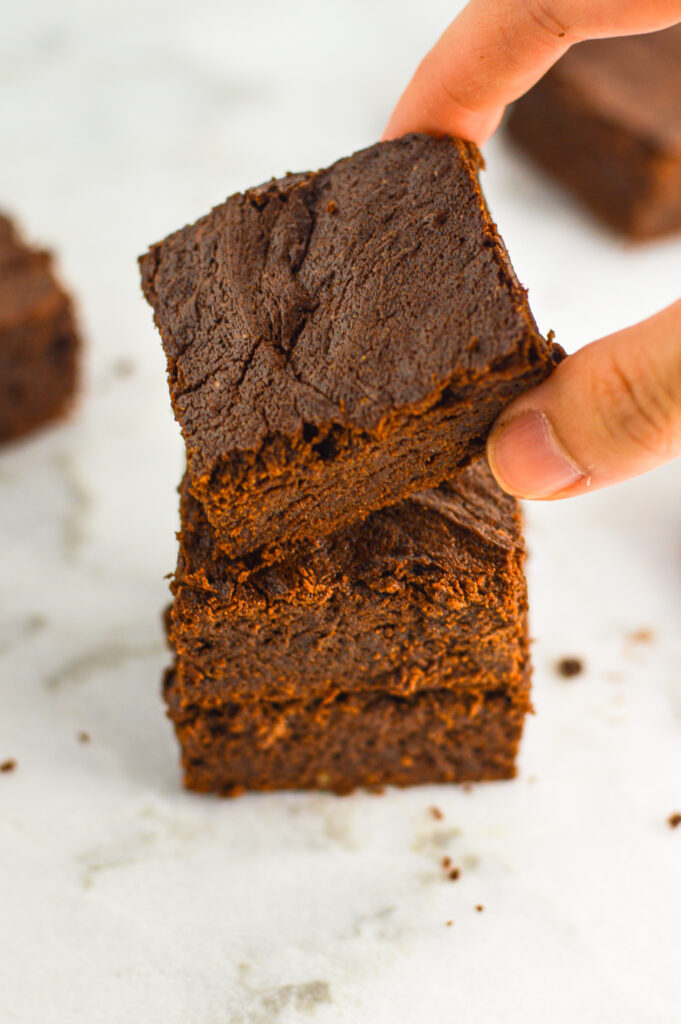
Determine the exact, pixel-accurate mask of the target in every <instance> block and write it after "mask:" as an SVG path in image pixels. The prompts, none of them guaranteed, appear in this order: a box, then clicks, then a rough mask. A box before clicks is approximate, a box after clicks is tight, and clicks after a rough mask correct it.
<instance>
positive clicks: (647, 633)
mask: <svg viewBox="0 0 681 1024" xmlns="http://www.w3.org/2000/svg"><path fill="white" fill-rule="evenodd" d="M654 639H655V631H654V630H653V629H635V630H633V632H631V633H628V634H627V640H630V641H631V642H632V643H633V644H651V643H652V642H653V640H654Z"/></svg>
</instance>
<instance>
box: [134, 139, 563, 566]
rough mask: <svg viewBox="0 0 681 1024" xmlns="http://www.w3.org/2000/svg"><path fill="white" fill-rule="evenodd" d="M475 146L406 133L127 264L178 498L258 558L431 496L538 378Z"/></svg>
mask: <svg viewBox="0 0 681 1024" xmlns="http://www.w3.org/2000/svg"><path fill="white" fill-rule="evenodd" d="M479 163H480V157H479V154H478V153H477V150H475V149H474V147H472V146H470V145H469V144H467V143H464V142H462V141H460V140H456V139H439V140H435V139H432V138H428V137H426V136H421V135H409V136H406V137H404V138H402V139H399V140H397V141H394V142H382V143H378V144H377V145H374V146H371V147H370V148H369V149H365V150H362V151H360V152H359V153H356V154H355V155H354V156H351V157H348V158H346V159H344V160H340V161H338V162H337V163H335V164H333V165H332V166H331V167H330V168H328V169H326V170H322V171H318V172H316V173H309V174H296V175H288V176H287V177H285V178H283V179H281V180H278V181H271V182H269V183H267V184H264V185H262V186H260V187H258V188H254V189H251V190H249V191H247V192H246V193H244V194H243V195H241V194H238V195H235V196H232V197H231V198H230V199H228V200H227V201H226V202H225V203H223V204H222V205H221V206H218V207H216V208H215V209H214V210H213V211H212V212H211V213H209V214H208V215H207V216H205V217H202V218H201V219H200V220H198V221H197V222H196V223H195V224H193V225H191V226H189V227H186V228H183V229H182V230H180V231H178V232H176V233H175V234H173V235H170V236H169V237H168V238H167V239H165V241H163V242H160V243H159V244H157V245H155V246H153V247H152V248H151V250H150V251H149V252H148V253H147V254H146V255H145V256H144V257H142V258H141V261H140V262H141V270H142V281H143V289H144V293H145V295H146V297H147V299H148V300H149V302H150V304H151V305H152V307H153V309H154V314H155V320H156V323H157V325H158V327H159V329H160V332H161V336H162V339H163V345H164V348H165V352H166V356H167V360H168V376H169V384H170V391H171V396H172V402H173V408H174V411H175V415H176V417H177V419H178V420H179V422H180V425H181V428H182V431H183V434H184V438H185V441H186V445H187V455H188V468H189V474H190V478H191V483H192V491H193V493H194V495H195V497H196V498H198V500H199V501H201V502H202V504H203V505H204V508H205V511H206V514H207V516H208V518H209V520H210V522H211V523H212V525H213V527H214V529H215V531H216V535H217V539H218V542H219V543H220V545H221V547H222V548H223V549H224V551H225V552H226V553H227V554H228V555H230V556H231V557H241V556H243V555H244V554H246V553H247V552H250V551H255V550H259V551H260V553H261V554H263V555H264V556H265V557H266V558H267V559H268V560H271V559H273V558H277V557H280V556H281V555H282V553H284V552H285V550H286V545H287V544H288V543H289V542H291V541H294V540H297V539H299V538H303V537H313V536H317V535H320V534H326V533H329V532H331V531H332V530H336V529H338V528H339V527H341V526H343V525H345V524H347V523H350V522H353V521H354V520H357V519H361V518H364V517H365V516H366V515H367V514H368V513H369V512H371V511H372V510H374V509H378V508H381V507H384V506H386V505H390V504H393V503H395V502H397V501H399V500H401V499H403V498H404V497H406V496H408V495H409V494H411V493H413V492H415V491H417V490H422V489H424V488H428V487H433V486H436V485H438V484H439V483H441V482H442V480H444V479H445V478H447V477H451V476H452V475H453V474H454V473H455V472H456V470H457V469H458V468H460V467H461V466H462V465H465V464H466V463H468V462H469V461H470V460H471V459H472V458H473V457H475V456H476V455H478V454H479V453H480V452H481V451H482V450H483V448H484V444H485V438H486V435H487V433H488V430H489V428H490V426H491V424H492V423H493V421H494V419H495V418H496V416H497V415H498V413H499V412H500V411H501V409H502V408H503V407H504V406H505V405H506V404H507V403H508V402H509V401H510V400H511V399H512V398H514V397H515V396H516V395H518V394H519V393H521V392H522V391H523V390H525V389H527V388H529V387H532V386H533V385H535V384H538V383H539V382H540V381H541V380H543V379H544V378H545V377H546V376H547V375H548V374H549V373H550V371H551V370H552V368H553V366H554V365H555V362H556V361H557V360H558V359H559V358H560V355H561V350H560V349H559V348H558V347H557V346H555V345H553V344H552V343H551V341H550V340H549V341H546V340H545V339H544V338H543V337H542V336H541V335H540V334H539V332H538V330H537V327H536V324H535V322H534V319H533V317H532V314H531V312H530V309H529V307H528V304H527V299H526V294H525V291H524V290H523V289H522V287H521V286H520V285H519V283H518V281H517V279H516V277H515V274H514V272H513V269H512V267H511V264H510V261H509V258H508V254H507V252H506V250H505V248H504V245H503V242H502V241H501V239H500V237H499V235H498V234H497V231H496V228H495V225H494V224H493V222H492V221H491V219H490V216H489V213H488V211H487V208H486V205H485V201H484V198H483V196H482V193H481V191H480V187H479V183H478V177H477V172H478V167H479Z"/></svg>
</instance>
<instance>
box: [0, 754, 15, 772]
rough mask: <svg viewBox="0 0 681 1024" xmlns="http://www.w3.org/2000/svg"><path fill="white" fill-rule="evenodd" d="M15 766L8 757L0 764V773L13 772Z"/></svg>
mask: <svg viewBox="0 0 681 1024" xmlns="http://www.w3.org/2000/svg"><path fill="white" fill-rule="evenodd" d="M16 766H17V762H16V761H15V759H14V758H13V757H8V758H7V760H6V761H3V762H2V764H0V772H13V771H14V769H15V768H16Z"/></svg>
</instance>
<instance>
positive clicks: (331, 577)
mask: <svg viewBox="0 0 681 1024" xmlns="http://www.w3.org/2000/svg"><path fill="white" fill-rule="evenodd" d="M181 493H182V502H181V520H182V531H181V534H180V553H179V559H178V565H177V571H176V574H175V578H174V581H173V584H172V589H173V592H174V596H175V600H174V603H173V606H172V609H171V612H170V618H169V636H170V642H171V646H172V647H173V648H174V649H175V650H176V651H177V652H178V654H179V655H180V656H181V658H182V659H183V660H184V661H185V662H186V663H187V664H188V665H189V664H191V666H192V669H193V672H192V673H191V675H186V676H185V677H182V678H181V679H180V681H178V683H177V684H176V689H177V690H178V692H182V694H183V697H184V699H185V701H186V702H187V703H197V702H198V703H200V704H201V705H202V706H203V707H204V708H205V707H207V706H208V705H217V704H221V703H223V702H224V701H226V700H228V701H234V702H239V701H252V700H268V701H287V700H312V699H317V698H325V697H329V696H330V695H332V694H334V693H337V692H339V691H355V690H364V691H366V690H381V691H385V692H388V693H393V694H400V695H405V694H410V693H413V692H415V691H417V690H422V689H428V688H431V689H432V688H438V689H445V688H447V689H449V688H451V689H456V690H459V691H463V690H465V691H466V692H467V693H468V695H472V694H473V693H485V692H488V691H491V690H497V689H498V688H499V686H500V685H503V687H504V689H505V691H506V692H511V691H512V690H514V689H517V688H518V687H520V688H521V689H522V688H523V687H524V686H525V675H526V673H525V666H526V662H527V640H526V635H525V617H526V610H527V591H526V584H525V577H524V574H523V561H524V545H523V538H522V534H521V524H520V515H519V511H518V505H517V502H516V501H515V500H514V499H513V498H511V497H509V496H508V495H506V494H504V493H503V492H502V491H501V490H500V488H499V487H498V485H497V484H496V482H495V481H494V478H493V477H492V474H491V473H490V471H489V468H488V467H487V464H486V462H484V461H479V462H478V463H476V464H475V465H473V466H470V467H468V468H467V469H465V470H463V471H461V473H460V474H459V475H458V476H457V477H456V479H455V480H453V481H450V482H447V483H445V484H442V485H441V486H440V487H439V488H438V489H437V490H430V491H426V492H421V493H419V494H416V495H413V496H412V497H411V498H409V499H407V500H406V501H404V502H402V503H401V504H399V505H396V506H393V507H390V508H386V509H382V510H379V511H376V512H374V513H372V514H371V515H370V516H369V517H368V518H367V519H366V520H365V521H364V522H361V523H354V524H353V525H352V526H346V527H344V528H343V529H341V530H339V531H337V532H336V533H334V534H328V535H326V536H324V537H320V538H319V539H318V540H317V541H316V542H312V541H300V542H298V545H297V547H296V552H295V554H294V555H291V556H289V557H288V558H287V559H286V560H285V561H282V562H278V563H276V564H274V565H266V566H264V567H262V568H260V569H259V570H258V571H255V572H251V573H245V572H244V571H243V568H242V566H241V565H240V564H239V563H238V562H237V563H234V562H231V561H230V560H229V559H228V558H227V557H226V556H225V555H224V554H223V553H222V552H221V550H220V548H219V546H218V545H217V543H216V540H215V535H214V532H213V530H212V528H211V527H210V524H209V523H208V521H207V519H206V517H205V515H204V513H203V510H202V508H201V506H200V504H199V503H198V502H197V501H196V499H195V498H193V497H192V496H191V494H190V491H189V488H188V486H187V481H186V480H185V482H184V483H183V485H182V488H181ZM189 687H190V688H189Z"/></svg>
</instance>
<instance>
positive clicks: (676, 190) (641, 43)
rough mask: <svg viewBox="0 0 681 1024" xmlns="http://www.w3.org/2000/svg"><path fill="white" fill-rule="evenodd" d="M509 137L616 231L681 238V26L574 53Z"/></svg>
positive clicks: (525, 105)
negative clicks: (674, 234)
mask: <svg viewBox="0 0 681 1024" xmlns="http://www.w3.org/2000/svg"><path fill="white" fill-rule="evenodd" d="M508 130H509V132H510V134H511V136H512V138H513V139H515V141H516V142H518V143H519V144H520V146H522V148H523V149H524V150H526V151H527V152H528V153H529V154H530V156H531V157H532V158H533V159H534V160H536V161H537V162H538V163H539V164H540V165H541V166H542V167H543V168H544V169H545V170H547V171H548V172H549V173H550V174H552V175H553V176H554V177H555V178H556V179H557V180H558V181H560V182H561V183H562V184H563V185H566V186H567V187H568V188H569V189H571V190H572V192H574V194H575V195H576V196H578V197H579V198H580V199H581V200H582V201H583V202H584V203H585V204H586V205H587V206H588V207H590V208H591V210H593V212H594V213H596V214H597V215H598V216H599V217H600V218H601V219H602V220H604V221H605V222H606V223H607V224H609V225H610V226H611V227H612V228H614V229H615V230H617V231H619V232H621V233H623V234H624V235H627V236H629V237H630V238H634V239H645V238H652V237H654V236H656V235H663V234H667V233H669V232H672V231H678V230H681V25H680V26H676V27H675V28H671V29H668V30H666V31H664V32H654V33H651V34H650V35H643V36H631V37H627V38H624V39H599V40H596V41H593V42H587V43H581V44H579V45H578V46H575V47H573V48H572V49H571V50H569V51H568V53H567V54H566V55H565V56H564V57H563V58H562V59H561V60H560V61H559V62H558V63H557V64H556V65H555V67H553V68H552V69H551V70H550V71H549V72H548V73H547V74H546V75H545V76H544V78H542V80H541V81H540V82H539V83H538V84H537V85H536V86H535V87H534V88H533V89H531V90H530V92H529V93H527V95H526V96H524V97H522V98H521V99H520V100H518V101H517V103H516V104H515V106H514V107H513V109H512V112H511V115H510V117H509V119H508Z"/></svg>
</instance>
